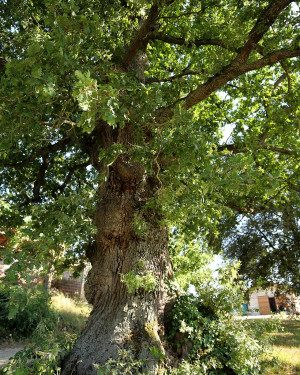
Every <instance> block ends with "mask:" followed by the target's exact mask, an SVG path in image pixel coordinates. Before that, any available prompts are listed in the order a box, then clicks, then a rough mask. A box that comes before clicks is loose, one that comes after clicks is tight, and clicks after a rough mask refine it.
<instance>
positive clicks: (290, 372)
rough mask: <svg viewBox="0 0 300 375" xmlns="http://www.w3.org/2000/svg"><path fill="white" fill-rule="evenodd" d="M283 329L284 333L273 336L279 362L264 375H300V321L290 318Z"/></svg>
mask: <svg viewBox="0 0 300 375" xmlns="http://www.w3.org/2000/svg"><path fill="white" fill-rule="evenodd" d="M282 327H283V331H282V332H277V333H274V334H272V335H273V336H274V337H273V339H274V341H273V348H274V351H273V354H274V356H275V358H277V360H278V361H277V363H276V364H274V365H273V366H272V367H271V368H269V369H268V370H267V371H266V372H265V373H264V375H283V374H284V375H300V319H299V318H298V319H293V318H288V319H286V320H284V321H283V322H282Z"/></svg>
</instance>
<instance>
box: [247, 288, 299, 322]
mask: <svg viewBox="0 0 300 375" xmlns="http://www.w3.org/2000/svg"><path fill="white" fill-rule="evenodd" d="M245 310H247V311H246V313H247V315H270V314H271V313H278V312H281V311H285V312H287V313H290V314H296V313H300V297H299V296H296V295H295V294H294V293H293V292H292V291H290V292H289V293H280V294H278V293H276V286H275V285H274V286H273V287H272V286H270V288H268V289H256V290H252V291H251V292H250V294H249V302H248V304H247V306H244V311H245Z"/></svg>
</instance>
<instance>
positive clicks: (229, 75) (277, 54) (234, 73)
mask: <svg viewBox="0 0 300 375" xmlns="http://www.w3.org/2000/svg"><path fill="white" fill-rule="evenodd" d="M296 56H300V49H296V50H287V49H281V50H278V51H274V52H271V53H269V54H268V55H266V56H264V57H263V58H261V59H259V60H256V61H253V62H251V63H249V64H247V63H242V64H241V63H239V62H237V61H236V60H233V61H232V62H231V63H230V64H229V65H227V66H225V67H224V68H223V69H222V70H221V72H219V73H217V74H215V75H214V76H213V77H211V78H209V79H208V80H207V81H206V82H205V83H203V84H202V85H200V86H198V87H197V88H196V89H195V90H193V91H191V92H190V93H189V94H188V95H187V96H186V97H184V98H181V99H179V100H177V101H176V102H175V103H173V104H171V105H169V106H168V107H165V108H160V109H158V110H157V112H156V113H157V115H156V122H157V123H159V122H166V121H167V120H169V119H170V118H172V117H173V110H174V108H175V106H176V104H178V103H180V102H181V103H183V108H184V109H186V110H187V109H189V108H191V107H193V106H194V105H196V104H198V103H199V102H201V101H202V100H204V99H206V98H208V97H209V96H210V95H211V94H212V93H213V92H215V91H216V90H218V89H219V88H221V87H222V86H223V85H225V84H226V83H227V82H229V81H232V80H233V79H235V78H237V77H239V76H240V75H242V74H244V73H247V72H250V71H252V70H258V69H261V68H263V67H264V66H267V65H272V64H275V63H276V62H279V61H281V60H283V59H286V58H291V57H296Z"/></svg>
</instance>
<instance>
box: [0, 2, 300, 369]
mask: <svg viewBox="0 0 300 375" xmlns="http://www.w3.org/2000/svg"><path fill="white" fill-rule="evenodd" d="M297 10H298V7H297V4H296V2H293V1H290V0H271V1H266V0H262V1H246V0H244V1H243V0H221V1H214V0H203V1H193V0H191V1H184V0H165V1H160V0H152V1H150V0H140V1H135V0H128V1H126V0H124V1H121V0H120V1H107V0H103V1H99V0H81V1H77V0H70V1H63V0H57V1H54V0H37V1H33V2H32V1H29V0H23V1H19V0H6V1H2V4H1V9H0V16H1V18H0V36H1V39H0V71H1V85H0V98H1V100H0V134H1V139H0V142H1V143H0V163H1V177H0V184H1V205H2V207H1V216H0V219H1V226H2V227H3V229H5V228H6V229H8V228H14V229H17V232H13V236H12V243H13V241H15V242H14V243H15V244H16V246H19V247H21V248H22V251H15V248H14V246H13V245H12V247H11V248H7V249H6V252H5V256H6V259H7V260H8V261H13V260H14V259H16V258H18V259H19V262H16V263H15V264H14V266H13V267H12V270H13V271H14V272H15V273H13V272H11V273H10V276H11V277H13V276H15V277H16V275H17V274H16V271H17V272H19V273H20V274H21V273H22V262H21V261H22V260H23V261H24V262H26V267H28V266H30V267H31V268H32V267H34V266H35V267H39V266H40V265H41V264H43V265H44V269H45V268H47V264H48V265H49V260H51V259H52V260H53V262H56V261H57V259H61V256H62V254H63V256H64V257H65V258H66V260H67V261H68V262H69V263H72V262H78V261H79V259H83V258H84V256H86V257H87V258H88V259H89V261H90V262H91V264H92V269H91V271H90V272H89V275H88V279H87V283H86V290H85V292H86V297H87V299H88V301H89V302H90V303H91V304H92V305H93V311H92V313H91V316H90V318H89V322H88V324H87V327H86V329H85V331H84V332H83V334H82V336H81V337H80V339H79V340H78V342H77V343H76V345H75V347H74V349H73V351H72V352H71V354H70V355H69V356H68V358H67V359H66V360H65V363H64V370H63V373H64V374H71V373H72V374H82V375H83V374H85V375H87V374H95V371H96V370H95V369H94V364H95V363H99V364H104V363H105V362H106V361H107V360H108V359H109V358H110V357H114V358H117V357H118V351H119V349H122V348H123V349H124V348H128V347H130V346H133V347H134V348H135V352H136V355H137V357H138V358H146V359H147V361H146V362H145V372H150V373H156V372H157V371H158V364H157V359H156V358H155V356H153V355H152V354H151V352H153V350H152V351H151V350H150V348H151V347H153V346H154V347H156V348H158V349H159V350H160V351H162V352H164V350H165V348H164V341H163V333H164V316H165V311H166V306H167V305H168V299H169V296H168V282H169V280H170V279H171V278H172V265H171V262H170V259H169V255H168V226H169V225H173V226H174V225H176V227H177V230H181V231H184V233H186V235H187V236H189V237H191V236H195V237H197V236H198V237H199V236H202V237H203V238H204V237H205V236H207V238H208V240H209V239H211V240H213V238H214V237H215V236H216V235H217V233H216V228H217V223H218V221H219V220H220V219H221V218H222V217H223V216H224V215H230V213H231V212H232V210H236V211H237V212H240V213H243V212H247V213H251V212H253V213H256V212H259V211H260V210H264V209H265V208H266V207H267V206H268V204H270V203H272V204H273V205H274V204H275V205H276V202H280V204H281V205H282V204H283V203H284V202H285V200H288V199H289V198H288V197H289V194H288V192H289V190H293V192H294V193H295V194H298V193H299V185H297V184H298V182H297V181H298V179H297V174H298V177H299V172H298V164H297V163H298V159H297V158H298V157H299V150H298V148H297V145H299V139H298V137H299V131H300V125H299V124H300V123H299V117H300V114H299V108H298V103H299V93H300V90H299V81H298V80H297V78H299V75H297V74H299V59H298V57H299V56H300V48H299V33H298V31H299V24H298V18H297ZM297 69H298V70H297ZM226 127H227V128H230V129H231V130H232V134H231V136H230V138H228V139H227V141H224V139H222V132H223V131H224V129H226ZM84 249H86V255H84V254H83V250H84ZM24 268H25V267H24V265H23V269H24Z"/></svg>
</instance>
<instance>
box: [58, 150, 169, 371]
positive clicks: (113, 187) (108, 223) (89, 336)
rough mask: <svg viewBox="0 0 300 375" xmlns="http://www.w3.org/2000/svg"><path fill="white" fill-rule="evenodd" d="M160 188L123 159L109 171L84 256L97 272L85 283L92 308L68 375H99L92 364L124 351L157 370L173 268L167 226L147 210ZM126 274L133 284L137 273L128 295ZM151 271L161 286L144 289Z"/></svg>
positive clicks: (68, 362) (67, 368) (146, 367)
mask: <svg viewBox="0 0 300 375" xmlns="http://www.w3.org/2000/svg"><path fill="white" fill-rule="evenodd" d="M156 184H157V181H156V179H155V178H153V177H149V176H146V175H145V171H144V168H143V167H142V166H141V165H139V164H136V163H132V162H130V160H129V158H126V157H124V156H123V157H119V158H118V160H117V161H116V162H115V163H114V164H113V165H112V166H111V167H110V171H109V178H108V181H107V182H105V183H103V185H102V186H100V188H99V198H100V200H99V205H98V208H97V210H96V213H95V217H94V222H95V225H96V226H97V229H98V231H97V234H96V235H95V242H94V245H93V246H91V247H90V249H89V251H88V254H87V256H88V258H89V259H90V262H91V264H92V269H91V271H90V272H89V274H88V277H87V281H86V284H85V295H86V298H87V300H88V301H89V302H90V303H91V304H92V305H93V311H92V313H91V316H90V318H89V321H88V324H87V327H86V329H85V330H84V332H83V334H82V336H81V337H80V338H79V340H78V341H77V343H76V345H75V347H74V349H73V351H72V352H71V354H70V355H69V356H68V357H67V358H66V360H65V361H64V366H63V374H64V375H66V374H73V375H75V374H77V375H90V374H96V370H95V367H94V365H95V364H100V365H103V364H105V363H106V362H107V360H108V359H110V358H114V359H116V358H118V357H119V355H120V354H119V353H120V350H123V349H124V350H127V351H130V352H132V353H133V354H134V356H135V358H136V359H144V360H145V362H144V367H143V373H150V374H156V373H157V371H158V359H157V358H156V357H155V356H153V354H151V352H152V353H153V352H154V350H155V351H159V352H163V351H164V348H163V345H162V343H161V338H160V337H161V336H162V333H163V315H164V308H165V305H166V300H167V298H166V291H165V287H164V285H165V281H166V278H168V277H169V276H170V275H171V273H172V270H171V265H170V261H169V257H168V231H167V228H166V227H163V226H161V225H160V223H159V219H161V218H160V217H159V215H158V214H157V213H156V211H155V210H153V209H150V208H148V209H147V208H145V204H146V203H147V202H148V200H149V198H151V197H153V194H154V192H155V190H156V188H157V187H156ZM130 272H131V273H130ZM128 273H130V276H131V279H132V278H133V279H134V280H136V279H135V275H139V276H140V278H139V282H140V285H139V287H138V286H136V289H135V290H131V291H129V290H128V285H126V283H125V282H124V281H122V280H121V278H122V277H121V275H126V274H127V275H128ZM150 273H151V275H152V277H154V278H155V280H156V286H154V288H153V289H152V290H147V287H149V284H147V280H146V279H147V277H146V276H149V275H150ZM152 281H153V278H152ZM143 283H144V284H145V285H141V284H143ZM132 289H134V288H132ZM153 347H154V348H156V349H153Z"/></svg>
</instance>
